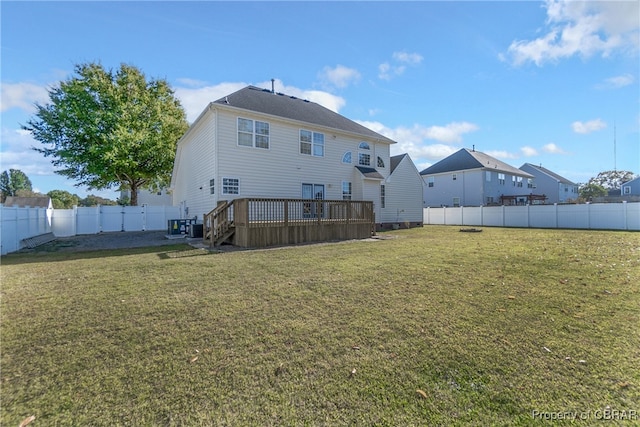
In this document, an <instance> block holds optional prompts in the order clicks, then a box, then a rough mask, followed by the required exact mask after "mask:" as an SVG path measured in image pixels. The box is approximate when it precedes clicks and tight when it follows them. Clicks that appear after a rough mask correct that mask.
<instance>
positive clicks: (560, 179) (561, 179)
mask: <svg viewBox="0 0 640 427" xmlns="http://www.w3.org/2000/svg"><path fill="white" fill-rule="evenodd" d="M525 166H528V167H530V168H531V169H535V170H538V171H540V172H542V173H544V174H546V175H549V176H550V177H551V178H553V179H555V180H556V181H558V182H559V183H562V184H568V185H576V184H575V183H573V182H571V181H569V180H568V179H567V178H564V177H562V176H560V175H558V174H557V173H555V172H552V171H550V170H549V169H547V168H544V167H542V166H536V165H534V164H532V163H525V164H524V165H522V166H520V168H521V169H522V168H523V167H525Z"/></svg>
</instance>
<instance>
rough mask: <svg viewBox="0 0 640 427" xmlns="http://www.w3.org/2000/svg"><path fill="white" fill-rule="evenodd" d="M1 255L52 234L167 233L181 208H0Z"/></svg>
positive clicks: (66, 235) (59, 235) (61, 235)
mask: <svg viewBox="0 0 640 427" xmlns="http://www.w3.org/2000/svg"><path fill="white" fill-rule="evenodd" d="M0 218H1V221H2V223H1V226H2V228H1V230H0V231H1V235H2V239H1V240H2V252H1V254H2V255H5V254H7V253H9V252H15V251H17V250H20V249H23V248H25V247H28V245H29V243H30V240H29V239H35V238H37V237H38V236H45V235H48V234H51V235H52V236H55V237H68V236H75V235H79V234H98V233H103V232H113V231H152V230H166V229H167V224H168V221H169V220H170V219H178V218H180V208H179V207H178V206H95V207H88V208H85V207H74V208H73V209H45V208H17V207H4V206H2V207H1V208H0Z"/></svg>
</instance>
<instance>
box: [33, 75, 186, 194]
mask: <svg viewBox="0 0 640 427" xmlns="http://www.w3.org/2000/svg"><path fill="white" fill-rule="evenodd" d="M36 108H37V111H36V113H35V115H34V117H32V118H31V119H30V120H29V121H28V122H27V124H26V125H25V126H23V128H24V129H26V130H28V131H30V132H31V133H32V135H33V137H34V138H35V139H36V140H37V141H39V142H41V143H42V144H43V146H44V148H34V149H35V150H36V151H38V152H40V153H42V154H44V155H45V156H46V157H52V158H53V160H52V164H53V165H54V166H56V167H60V168H61V169H59V170H56V173H58V174H60V175H64V176H66V177H69V178H71V179H73V180H75V181H77V184H76V185H77V186H80V185H85V186H88V187H89V188H92V189H98V190H102V189H107V188H111V187H115V186H118V187H121V188H125V189H129V190H131V204H132V205H136V204H137V198H138V189H141V188H157V187H161V186H164V185H167V184H168V183H169V180H170V177H171V171H172V168H173V160H174V157H175V151H176V143H177V141H178V139H180V137H181V136H182V135H183V134H184V133H185V132H186V130H187V128H188V124H187V120H186V115H185V112H184V109H183V108H182V106H181V105H180V102H179V101H178V99H177V98H176V97H175V96H174V92H173V90H172V89H171V87H170V86H169V84H168V83H167V82H166V81H165V80H161V79H159V80H154V79H149V80H147V78H146V77H145V75H144V74H143V73H142V71H140V70H139V69H138V68H136V67H134V66H131V65H126V64H121V65H120V68H119V69H117V70H116V71H113V70H106V69H105V68H104V67H103V66H102V65H101V64H98V63H87V64H79V65H76V66H75V75H74V76H73V77H71V78H69V79H68V80H66V81H62V82H60V84H59V85H58V86H57V87H54V88H52V89H50V90H49V103H47V104H45V105H40V104H38V105H36Z"/></svg>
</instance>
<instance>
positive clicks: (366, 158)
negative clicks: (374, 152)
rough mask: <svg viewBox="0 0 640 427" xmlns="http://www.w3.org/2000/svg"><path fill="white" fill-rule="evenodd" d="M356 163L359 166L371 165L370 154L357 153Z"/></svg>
mask: <svg viewBox="0 0 640 427" xmlns="http://www.w3.org/2000/svg"><path fill="white" fill-rule="evenodd" d="M358 164H359V165H360V166H371V154H367V153H358Z"/></svg>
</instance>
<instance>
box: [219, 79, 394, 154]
mask: <svg viewBox="0 0 640 427" xmlns="http://www.w3.org/2000/svg"><path fill="white" fill-rule="evenodd" d="M214 104H220V105H229V106H232V107H236V108H242V109H245V110H249V111H256V112H259V113H264V114H269V115H272V116H278V117H284V118H287V119H291V120H296V121H300V122H306V123H310V124H315V125H320V126H324V127H328V128H333V129H339V130H343V131H346V132H350V133H355V134H359V135H363V136H366V137H368V138H374V139H377V140H379V141H380V142H386V143H387V144H395V141H393V140H392V139H389V138H387V137H386V136H383V135H380V134H379V133H377V132H374V131H372V130H371V129H369V128H366V127H364V126H362V125H361V124H358V123H356V122H354V121H352V120H349V119H347V118H346V117H344V116H341V115H340V114H338V113H335V112H333V111H331V110H329V109H328V108H325V107H323V106H322V105H320V104H316V103H315V102H311V101H307V100H304V99H300V98H296V97H295V96H288V95H284V94H282V93H273V92H271V91H270V90H267V89H261V88H259V87H255V86H247V87H245V88H243V89H240V90H239V91H237V92H234V93H232V94H231V95H227V96H225V97H223V98H220V99H218V100H217V101H214Z"/></svg>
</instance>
